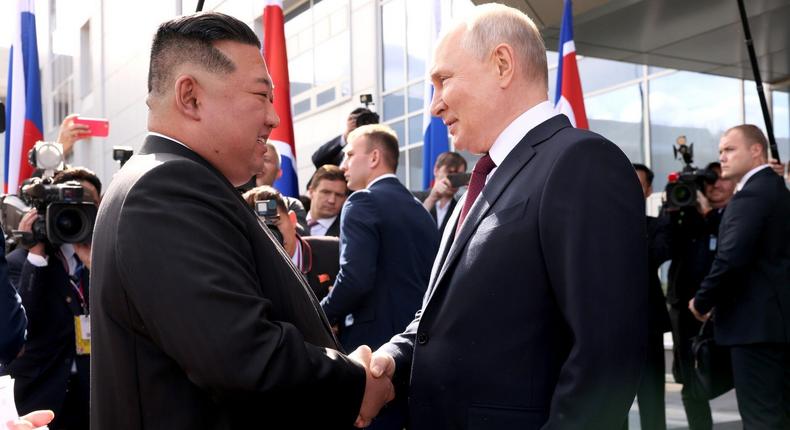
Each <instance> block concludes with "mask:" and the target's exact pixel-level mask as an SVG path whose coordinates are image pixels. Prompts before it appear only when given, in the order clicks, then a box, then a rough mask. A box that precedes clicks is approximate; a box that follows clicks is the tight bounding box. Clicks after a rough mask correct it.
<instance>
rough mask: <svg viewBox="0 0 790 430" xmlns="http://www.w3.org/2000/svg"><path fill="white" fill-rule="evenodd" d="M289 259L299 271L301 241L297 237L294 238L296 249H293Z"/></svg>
mask: <svg viewBox="0 0 790 430" xmlns="http://www.w3.org/2000/svg"><path fill="white" fill-rule="evenodd" d="M291 261H292V262H293V263H294V266H296V267H297V268H298V269H299V270H300V271H301V270H302V241H301V240H299V239H297V240H296V249H294V255H292V256H291Z"/></svg>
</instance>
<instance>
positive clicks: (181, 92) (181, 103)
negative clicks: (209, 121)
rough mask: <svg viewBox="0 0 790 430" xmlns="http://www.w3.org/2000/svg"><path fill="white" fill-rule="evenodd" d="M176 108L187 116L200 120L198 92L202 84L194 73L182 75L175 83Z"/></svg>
mask: <svg viewBox="0 0 790 430" xmlns="http://www.w3.org/2000/svg"><path fill="white" fill-rule="evenodd" d="M174 90H175V95H176V97H175V102H176V110H178V112H179V113H181V114H182V115H184V116H186V117H187V118H190V119H193V120H195V121H199V120H200V102H199V101H198V94H199V93H200V91H201V88H200V84H198V82H197V79H196V78H195V77H194V76H192V75H181V76H179V77H178V79H176V82H175V84H174Z"/></svg>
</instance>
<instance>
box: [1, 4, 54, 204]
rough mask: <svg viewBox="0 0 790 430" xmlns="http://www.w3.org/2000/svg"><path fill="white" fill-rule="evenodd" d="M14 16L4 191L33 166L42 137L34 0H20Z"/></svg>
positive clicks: (14, 189)
mask: <svg viewBox="0 0 790 430" xmlns="http://www.w3.org/2000/svg"><path fill="white" fill-rule="evenodd" d="M16 3H17V8H16V12H15V13H14V15H13V20H12V21H13V26H14V39H13V42H12V44H11V53H10V55H9V61H8V99H7V100H6V105H7V110H6V127H7V129H6V134H5V162H4V170H3V172H4V175H3V191H4V192H6V193H12V194H13V193H16V192H17V188H18V187H19V184H20V183H21V182H22V181H23V180H25V179H27V178H29V177H30V175H31V174H32V173H33V167H32V166H31V165H30V164H29V163H28V162H27V153H28V151H30V149H32V148H33V145H35V144H36V141H39V140H41V139H43V130H44V121H43V120H42V119H41V81H40V76H39V70H38V46H37V43H36V16H35V14H34V13H35V7H34V1H33V0H17V2H16Z"/></svg>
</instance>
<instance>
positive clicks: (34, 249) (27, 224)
mask: <svg viewBox="0 0 790 430" xmlns="http://www.w3.org/2000/svg"><path fill="white" fill-rule="evenodd" d="M37 218H38V211H37V210H36V209H35V208H33V209H31V210H29V211H28V212H27V213H26V214H25V215H24V216H23V217H22V219H21V220H20V221H19V227H17V229H18V230H19V231H24V232H28V233H32V232H33V223H34V222H36V219H37ZM28 252H30V253H31V254H35V255H40V256H42V257H44V256H45V252H46V251H45V250H44V244H43V243H41V242H36V244H35V245H33V246H31V247H29V248H28Z"/></svg>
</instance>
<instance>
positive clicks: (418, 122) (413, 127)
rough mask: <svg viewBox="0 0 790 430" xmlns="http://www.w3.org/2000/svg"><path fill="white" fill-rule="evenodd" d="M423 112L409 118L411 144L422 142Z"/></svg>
mask: <svg viewBox="0 0 790 430" xmlns="http://www.w3.org/2000/svg"><path fill="white" fill-rule="evenodd" d="M422 138H423V133H422V114H419V115H414V116H412V117H410V118H409V145H411V144H413V143H420V142H422Z"/></svg>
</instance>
